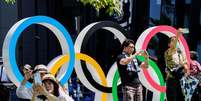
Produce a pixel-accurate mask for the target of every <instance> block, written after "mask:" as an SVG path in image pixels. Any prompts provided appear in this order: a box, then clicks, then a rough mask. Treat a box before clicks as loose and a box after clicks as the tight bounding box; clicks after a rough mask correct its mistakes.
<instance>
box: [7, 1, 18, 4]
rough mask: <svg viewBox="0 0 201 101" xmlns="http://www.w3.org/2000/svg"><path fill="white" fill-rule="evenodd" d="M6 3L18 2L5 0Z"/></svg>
mask: <svg viewBox="0 0 201 101" xmlns="http://www.w3.org/2000/svg"><path fill="white" fill-rule="evenodd" d="M5 2H6V3H9V4H14V3H15V2H16V1H15V0H5Z"/></svg>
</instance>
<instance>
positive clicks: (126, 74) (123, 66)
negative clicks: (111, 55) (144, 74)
mask: <svg viewBox="0 0 201 101" xmlns="http://www.w3.org/2000/svg"><path fill="white" fill-rule="evenodd" d="M122 48H123V51H122V54H120V55H118V56H117V66H118V71H119V74H120V78H121V82H122V86H123V101H143V94H142V90H143V87H142V85H141V82H140V80H139V77H138V72H139V70H140V69H139V67H142V68H147V67H148V57H149V56H148V54H147V52H146V51H140V52H135V47H134V41H133V40H130V39H126V40H125V41H124V42H123V44H122ZM136 55H142V56H144V57H145V62H140V61H139V60H137V59H136Z"/></svg>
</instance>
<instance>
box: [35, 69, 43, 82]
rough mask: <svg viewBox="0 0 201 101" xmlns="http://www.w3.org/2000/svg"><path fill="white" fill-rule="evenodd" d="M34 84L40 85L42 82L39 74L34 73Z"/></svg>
mask: <svg viewBox="0 0 201 101" xmlns="http://www.w3.org/2000/svg"><path fill="white" fill-rule="evenodd" d="M34 83H35V84H39V85H42V81H41V77H40V73H39V72H36V73H34Z"/></svg>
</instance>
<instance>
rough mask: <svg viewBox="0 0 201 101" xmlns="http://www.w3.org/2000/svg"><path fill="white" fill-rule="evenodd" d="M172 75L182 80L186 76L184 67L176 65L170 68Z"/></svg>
mask: <svg viewBox="0 0 201 101" xmlns="http://www.w3.org/2000/svg"><path fill="white" fill-rule="evenodd" d="M168 69H169V71H170V73H171V74H172V76H173V77H175V78H177V79H179V80H180V79H181V78H182V77H183V76H184V75H185V72H184V66H183V65H176V66H175V67H173V68H171V69H170V68H168Z"/></svg>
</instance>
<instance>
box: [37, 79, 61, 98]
mask: <svg viewBox="0 0 201 101" xmlns="http://www.w3.org/2000/svg"><path fill="white" fill-rule="evenodd" d="M47 80H49V81H50V82H51V83H53V85H54V91H53V95H54V96H56V97H58V96H59V85H58V84H57V83H56V81H53V80H51V79H47ZM47 80H43V83H44V82H45V81H47ZM38 98H40V99H42V100H46V99H47V97H46V96H44V95H39V96H38Z"/></svg>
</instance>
